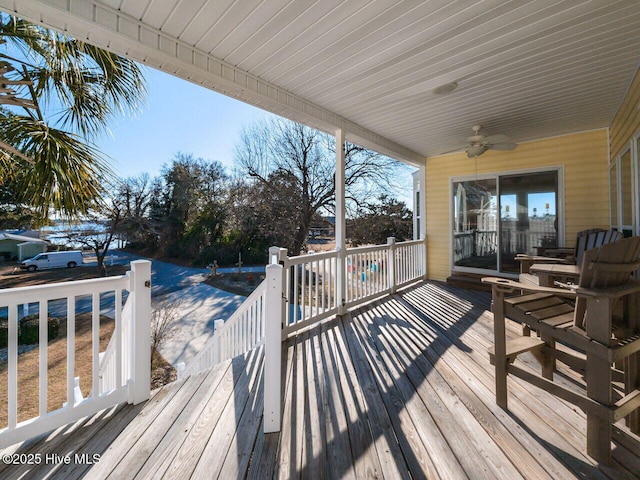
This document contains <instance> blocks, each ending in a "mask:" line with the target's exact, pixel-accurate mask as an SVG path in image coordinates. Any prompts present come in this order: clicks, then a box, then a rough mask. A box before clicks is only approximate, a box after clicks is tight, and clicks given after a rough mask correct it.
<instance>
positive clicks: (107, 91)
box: [0, 14, 145, 220]
mask: <svg viewBox="0 0 640 480" xmlns="http://www.w3.org/2000/svg"><path fill="white" fill-rule="evenodd" d="M0 44H1V45H2V47H3V48H2V50H1V51H0V184H3V185H5V184H11V185H12V187H13V190H14V191H16V192H20V193H19V196H20V198H18V199H16V200H17V201H21V202H24V203H27V204H29V205H31V206H32V207H34V208H35V210H36V213H37V215H38V217H39V218H40V219H41V220H44V219H46V218H47V217H48V214H49V212H50V210H51V209H53V210H54V211H57V212H60V213H62V214H63V215H65V216H67V217H77V216H79V215H82V214H84V213H86V212H87V211H88V210H89V209H90V208H91V207H92V206H94V205H95V204H96V202H98V203H99V199H100V197H101V193H102V192H103V191H104V188H105V185H106V183H107V182H108V181H109V180H110V179H111V178H112V177H113V173H112V172H111V170H110V168H109V167H108V165H107V163H106V160H105V159H104V157H103V156H102V155H101V154H100V152H99V151H98V150H97V148H96V146H95V144H94V141H95V139H96V136H97V135H98V134H99V133H101V132H103V131H105V130H106V129H107V123H108V121H109V119H110V118H111V117H113V116H114V115H115V114H119V113H124V112H128V111H133V110H135V109H137V108H138V106H139V105H140V103H141V101H142V99H143V98H144V95H145V85H144V78H143V76H142V72H141V70H140V68H139V66H138V65H137V64H136V63H134V62H133V61H130V60H128V59H126V58H123V57H121V56H118V55H115V54H113V53H110V52H108V51H105V50H102V49H100V48H97V47H94V46H92V45H88V44H86V43H84V42H81V41H78V40H75V39H73V38H70V37H68V36H65V35H62V34H59V33H56V32H53V31H50V30H47V29H46V28H43V27H40V26H37V25H34V24H31V23H29V22H26V21H24V20H21V19H18V18H16V17H12V16H9V15H6V14H0Z"/></svg>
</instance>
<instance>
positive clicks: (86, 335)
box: [0, 313, 115, 427]
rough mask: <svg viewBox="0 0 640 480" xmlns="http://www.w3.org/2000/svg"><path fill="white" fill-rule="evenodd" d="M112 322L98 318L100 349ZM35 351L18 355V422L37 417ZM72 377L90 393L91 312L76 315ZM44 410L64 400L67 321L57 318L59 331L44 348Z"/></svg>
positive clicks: (1, 410) (1, 368)
mask: <svg viewBox="0 0 640 480" xmlns="http://www.w3.org/2000/svg"><path fill="white" fill-rule="evenodd" d="M114 323H115V322H114V321H113V320H112V319H110V318H108V317H104V316H102V317H101V318H100V351H102V352H103V351H104V350H105V349H106V348H107V344H108V343H109V339H110V338H111V334H112V333H113V327H114ZM39 352H40V349H39V348H36V349H34V350H30V351H28V352H26V353H23V354H22V355H19V356H18V421H19V422H20V421H23V420H27V419H29V418H32V417H36V416H38V410H39V406H38V398H39V391H38V382H39V369H38V365H39ZM75 354H76V362H75V367H74V369H75V373H74V375H75V376H76V377H80V389H81V390H82V394H83V395H84V396H85V397H87V396H89V394H90V392H91V314H90V313H83V314H79V315H77V316H76V348H75ZM47 360H48V365H49V369H48V374H47V375H48V379H47V383H48V385H47V390H48V398H47V411H49V412H51V411H53V410H57V409H58V408H60V407H62V403H63V402H66V401H67V382H66V379H67V321H66V319H61V321H60V334H59V335H58V338H56V339H54V340H51V341H50V342H49V346H48V349H47ZM7 377H8V365H7V363H6V362H4V363H2V364H0V427H6V426H7V415H8V412H7V379H8V378H7Z"/></svg>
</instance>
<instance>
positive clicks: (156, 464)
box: [0, 283, 640, 480]
mask: <svg viewBox="0 0 640 480" xmlns="http://www.w3.org/2000/svg"><path fill="white" fill-rule="evenodd" d="M489 301H490V296H489V295H488V294H486V293H483V292H473V291H465V290H460V289H455V288H451V287H447V286H446V285H443V284H440V283H426V284H422V285H419V286H418V287H414V288H411V289H409V290H407V291H404V292H403V293H402V294H400V295H395V296H391V297H387V298H385V299H383V300H381V301H377V302H375V303H373V304H371V305H369V306H365V307H362V308H360V309H359V310H357V311H356V312H353V313H352V314H351V315H348V316H346V317H345V318H343V319H338V320H335V321H331V322H329V323H327V324H325V325H323V326H321V327H317V328H315V329H313V330H311V331H309V332H306V333H303V334H301V335H299V336H298V337H296V338H294V339H292V340H290V341H289V342H288V343H287V344H285V345H284V349H285V355H286V358H287V362H286V365H285V366H283V368H286V372H285V378H286V381H285V385H284V386H283V388H284V389H285V399H286V402H285V406H284V415H283V426H282V431H281V433H279V434H270V435H264V434H263V433H262V390H263V383H262V369H263V360H264V356H263V353H262V351H261V350H256V351H254V352H251V353H249V354H247V355H246V356H244V357H241V358H236V359H235V360H233V361H229V362H225V363H223V364H221V365H218V366H217V367H216V368H214V369H212V370H211V371H209V372H207V373H205V374H201V375H197V376H193V377H190V378H189V379H187V380H186V381H182V382H178V383H176V384H173V385H170V386H167V387H165V388H162V389H160V390H158V391H156V392H155V393H154V395H153V397H152V399H151V400H149V401H148V402H146V403H145V404H142V405H139V406H123V407H119V408H113V409H110V410H108V411H105V412H102V413H100V414H98V415H96V416H95V417H92V418H89V419H86V420H84V421H81V422H78V423H77V424H74V425H71V426H68V427H65V428H62V429H59V430H58V431H56V432H54V433H53V434H51V435H48V436H46V437H45V438H43V439H40V440H38V441H31V442H29V443H25V444H23V445H21V446H19V447H14V448H12V449H10V450H8V451H11V452H17V453H24V454H39V455H40V458H41V463H40V464H39V465H22V466H6V465H2V464H0V478H3V479H9V478H38V479H41V478H65V479H70V478H81V477H84V476H86V477H87V478H91V479H92V480H93V479H99V478H113V479H124V478H170V479H178V478H179V479H186V478H194V479H201V478H202V479H205V478H206V479H209V478H222V479H231V478H259V479H263V478H269V477H278V478H314V479H320V478H354V479H355V478H358V479H361V478H387V479H402V478H429V479H437V478H443V479H445V478H448V479H463V478H471V479H482V478H491V479H494V478H500V479H502V478H504V479H509V480H514V479H519V478H528V479H536V480H538V479H550V480H551V479H556V480H557V479H565V478H588V479H609V478H610V479H617V478H638V472H640V458H639V452H640V442H638V438H637V437H636V438H635V439H629V438H628V437H627V436H625V435H621V434H618V435H617V437H618V438H619V439H620V440H619V441H618V440H616V445H615V452H614V457H615V459H616V468H607V467H604V466H600V465H598V464H596V463H594V462H593V461H592V460H591V459H590V458H589V457H588V456H587V455H586V453H585V428H586V425H585V418H584V414H583V413H582V412H581V411H579V410H577V409H576V408H574V407H573V406H571V405H569V404H566V403H565V402H563V401H561V400H558V399H557V398H555V397H553V396H551V395H549V394H547V393H546V392H543V391H541V390H538V389H535V388H534V387H530V386H529V385H528V384H525V383H520V381H519V380H517V379H515V380H514V379H511V378H510V380H509V382H510V383H509V387H510V397H509V401H510V404H509V406H510V409H509V411H508V412H507V411H503V410H501V409H500V408H498V407H497V406H496V405H495V402H494V396H493V391H494V390H493V389H494V386H493V372H492V367H491V366H490V365H489V360H488V355H487V353H486V350H487V347H488V346H489V345H490V344H491V343H492V319H491V315H490V314H489V313H488V312H487V309H488V307H489ZM516 332H517V330H516V328H515V326H513V333H514V334H515V333H516ZM528 360H530V359H527V357H526V356H525V357H524V359H523V360H522V361H521V360H518V362H519V363H520V364H522V365H526V364H527V363H528ZM532 364H533V363H532ZM560 376H561V377H562V378H563V379H564V381H565V383H566V384H572V385H575V386H576V388H579V387H580V385H581V379H580V378H579V377H577V376H573V375H571V374H570V373H568V372H562V373H561V374H560ZM632 452H635V453H632ZM54 454H55V455H57V456H58V457H53V456H52V455H54ZM75 455H79V456H78V457H76V456H75ZM83 455H84V456H83ZM94 455H99V462H98V463H95V464H91V463H89V462H90V461H91V460H95V459H97V458H95V457H93V456H94ZM66 458H68V459H70V463H69V464H68V465H66V464H64V463H63V462H62V461H61V460H62V459H66Z"/></svg>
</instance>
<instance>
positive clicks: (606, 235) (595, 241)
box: [574, 228, 624, 265]
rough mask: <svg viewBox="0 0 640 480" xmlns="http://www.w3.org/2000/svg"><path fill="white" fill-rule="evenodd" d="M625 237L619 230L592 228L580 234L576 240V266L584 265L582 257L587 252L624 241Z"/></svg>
mask: <svg viewBox="0 0 640 480" xmlns="http://www.w3.org/2000/svg"><path fill="white" fill-rule="evenodd" d="M623 237H624V235H623V234H622V232H619V231H617V230H603V229H602V228H592V229H590V230H583V231H582V232H579V233H578V235H577V238H576V249H575V254H574V258H575V259H576V265H582V257H583V256H584V254H585V252H586V251H588V250H591V249H593V248H598V247H601V246H602V245H606V244H608V243H614V242H617V241H619V240H622V238H623Z"/></svg>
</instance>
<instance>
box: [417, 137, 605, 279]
mask: <svg viewBox="0 0 640 480" xmlns="http://www.w3.org/2000/svg"><path fill="white" fill-rule="evenodd" d="M607 149H608V145H607V131H606V130H597V131H591V132H585V133H579V134H575V135H567V136H562V137H556V138H550V139H545V140H540V141H535V142H527V143H523V144H521V145H520V146H519V147H518V148H517V149H516V150H513V151H511V152H496V151H492V150H490V151H488V152H486V153H484V154H483V155H482V156H480V157H478V158H477V159H473V158H467V156H466V154H465V153H462V154H455V155H446V156H442V157H434V158H430V159H429V160H428V162H427V172H426V173H427V188H426V190H427V238H428V265H429V277H430V278H431V279H434V280H445V279H446V278H447V277H448V276H449V275H450V273H451V236H450V234H451V232H450V222H449V217H450V208H451V207H450V199H449V191H450V184H451V178H452V177H454V176H455V177H457V176H464V175H474V174H476V173H478V174H483V173H495V172H504V171H517V170H523V169H530V168H541V167H556V166H563V167H564V202H565V233H566V237H565V245H570V246H572V245H573V243H574V241H575V236H576V233H577V232H579V231H580V230H584V229H586V228H595V227H601V228H609V173H608V152H607Z"/></svg>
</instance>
